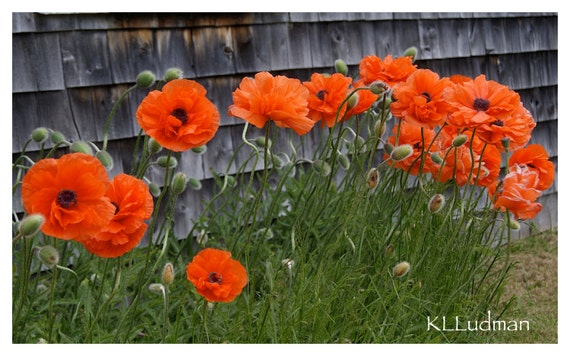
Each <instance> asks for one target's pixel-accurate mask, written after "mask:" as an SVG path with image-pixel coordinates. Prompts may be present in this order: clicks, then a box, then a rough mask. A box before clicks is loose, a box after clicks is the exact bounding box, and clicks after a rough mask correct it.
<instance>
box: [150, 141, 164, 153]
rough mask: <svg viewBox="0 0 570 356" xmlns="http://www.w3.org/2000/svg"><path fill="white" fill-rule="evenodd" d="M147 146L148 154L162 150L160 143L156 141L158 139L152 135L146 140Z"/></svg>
mask: <svg viewBox="0 0 570 356" xmlns="http://www.w3.org/2000/svg"><path fill="white" fill-rule="evenodd" d="M147 148H148V152H149V153H150V154H155V153H158V152H160V151H162V146H161V145H160V143H158V141H156V140H155V139H154V138H152V137H151V138H149V140H148V143H147Z"/></svg>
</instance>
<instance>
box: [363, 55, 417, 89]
mask: <svg viewBox="0 0 570 356" xmlns="http://www.w3.org/2000/svg"><path fill="white" fill-rule="evenodd" d="M359 69H360V79H362V81H363V82H364V84H366V85H368V84H370V83H372V82H374V81H376V80H380V81H382V82H384V83H386V85H388V86H389V87H390V88H393V87H394V85H396V84H398V83H401V82H405V81H406V79H408V77H409V76H410V75H411V74H412V73H413V72H414V71H415V70H416V65H414V64H413V63H412V57H409V56H404V57H398V58H394V59H392V55H390V54H389V55H387V56H386V57H385V58H384V60H382V59H380V58H379V57H377V56H375V55H370V56H366V57H364V58H362V59H361V60H360V65H359Z"/></svg>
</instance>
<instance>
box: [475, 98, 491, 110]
mask: <svg viewBox="0 0 570 356" xmlns="http://www.w3.org/2000/svg"><path fill="white" fill-rule="evenodd" d="M473 109H475V110H477V111H487V110H488V109H489V100H487V99H481V98H476V99H475V100H474V101H473Z"/></svg>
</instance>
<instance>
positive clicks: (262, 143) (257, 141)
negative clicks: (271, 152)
mask: <svg viewBox="0 0 570 356" xmlns="http://www.w3.org/2000/svg"><path fill="white" fill-rule="evenodd" d="M255 144H256V145H257V146H258V147H261V148H264V147H265V145H266V144H267V147H268V148H269V147H271V140H267V141H266V140H265V137H263V136H259V137H257V138H256V139H255Z"/></svg>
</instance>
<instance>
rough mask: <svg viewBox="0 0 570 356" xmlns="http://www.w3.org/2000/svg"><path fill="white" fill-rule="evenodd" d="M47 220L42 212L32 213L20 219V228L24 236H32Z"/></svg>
mask: <svg viewBox="0 0 570 356" xmlns="http://www.w3.org/2000/svg"><path fill="white" fill-rule="evenodd" d="M45 221H46V219H45V217H44V216H43V215H42V214H30V215H28V216H26V217H25V218H23V219H22V221H20V225H19V226H18V230H19V231H20V234H21V235H22V236H23V237H32V236H34V235H35V234H37V233H38V232H39V231H40V229H41V228H42V226H43V224H44V222H45Z"/></svg>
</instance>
